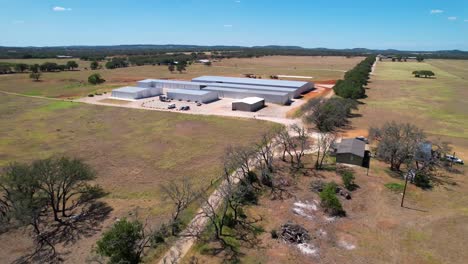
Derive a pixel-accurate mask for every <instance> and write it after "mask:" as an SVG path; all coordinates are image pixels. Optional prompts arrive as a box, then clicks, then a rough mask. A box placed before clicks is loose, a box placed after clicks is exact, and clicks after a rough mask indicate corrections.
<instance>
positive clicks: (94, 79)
mask: <svg viewBox="0 0 468 264" xmlns="http://www.w3.org/2000/svg"><path fill="white" fill-rule="evenodd" d="M105 81H106V80H104V79H103V78H102V77H101V75H100V74H99V73H94V74H91V75H90V76H89V77H88V82H89V83H90V84H94V85H97V84H101V83H104V82H105Z"/></svg>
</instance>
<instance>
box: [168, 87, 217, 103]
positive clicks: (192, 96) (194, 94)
mask: <svg viewBox="0 0 468 264" xmlns="http://www.w3.org/2000/svg"><path fill="white" fill-rule="evenodd" d="M167 97H168V98H170V99H175V100H185V101H188V100H190V101H197V102H200V103H209V102H212V101H216V100H218V94H217V93H216V92H211V91H203V90H188V89H167Z"/></svg>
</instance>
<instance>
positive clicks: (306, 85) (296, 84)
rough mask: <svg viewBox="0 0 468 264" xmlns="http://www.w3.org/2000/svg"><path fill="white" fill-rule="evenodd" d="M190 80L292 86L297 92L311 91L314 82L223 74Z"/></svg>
mask: <svg viewBox="0 0 468 264" xmlns="http://www.w3.org/2000/svg"><path fill="white" fill-rule="evenodd" d="M192 82H201V83H223V84H241V85H242V84H243V85H255V86H270V87H278V88H280V87H281V88H293V89H296V90H298V93H299V94H303V93H306V92H309V91H311V90H312V89H313V88H314V84H313V83H311V82H300V81H285V80H265V79H252V78H237V77H223V76H201V77H197V78H194V79H192Z"/></svg>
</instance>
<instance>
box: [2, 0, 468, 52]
mask: <svg viewBox="0 0 468 264" xmlns="http://www.w3.org/2000/svg"><path fill="white" fill-rule="evenodd" d="M0 23H1V25H2V28H1V30H0V45H1V46H57V45H114V44H198V45H243V46H253V45H295V46H303V47H308V48H314V47H326V48H356V47H364V48H379V49H390V48H392V49H404V50H439V49H461V50H468V0H426V1H422V0H392V1H388V0H381V1H376V0H339V1H331V0H329V1H325V0H269V1H267V0H240V1H239V0H152V1H150V0H133V1H130V0H128V1H127V0H114V1H108V0H62V1H58V0H29V1H26V0H0Z"/></svg>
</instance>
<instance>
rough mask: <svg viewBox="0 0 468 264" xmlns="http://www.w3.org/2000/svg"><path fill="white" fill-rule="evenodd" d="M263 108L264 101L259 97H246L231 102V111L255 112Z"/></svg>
mask: <svg viewBox="0 0 468 264" xmlns="http://www.w3.org/2000/svg"><path fill="white" fill-rule="evenodd" d="M263 107H265V99H263V98H260V97H247V98H244V99H240V100H235V101H233V102H232V110H233V111H235V110H239V111H246V112H255V111H258V110H260V109H262V108H263Z"/></svg>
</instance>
